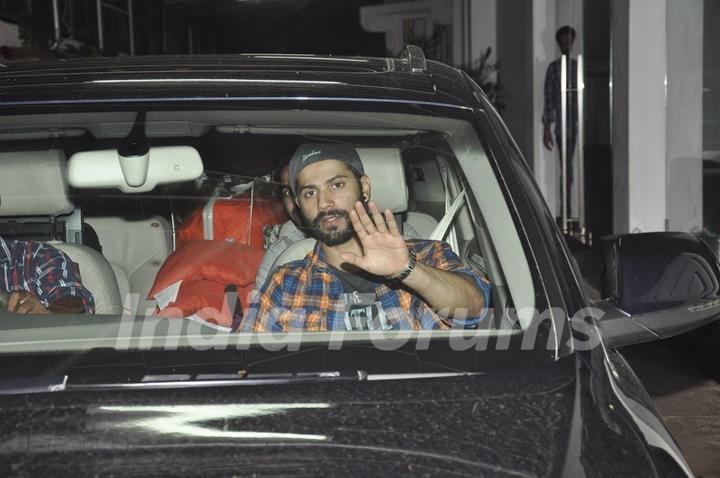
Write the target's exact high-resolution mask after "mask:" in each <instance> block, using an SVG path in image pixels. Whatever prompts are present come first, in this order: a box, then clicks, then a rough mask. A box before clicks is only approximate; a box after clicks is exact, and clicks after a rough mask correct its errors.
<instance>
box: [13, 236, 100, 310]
mask: <svg viewBox="0 0 720 478" xmlns="http://www.w3.org/2000/svg"><path fill="white" fill-rule="evenodd" d="M0 288H1V289H2V290H4V291H6V292H7V293H8V294H9V297H7V305H6V306H5V309H6V310H7V311H9V312H14V313H17V314H49V313H83V312H84V313H87V314H92V313H93V312H94V311H95V303H94V300H93V296H92V294H91V293H90V291H88V290H87V289H86V288H85V287H84V286H83V285H82V283H81V282H80V271H79V269H78V266H77V264H75V263H74V262H72V261H71V260H70V259H69V258H68V257H67V256H66V255H65V254H64V253H63V252H62V251H60V250H58V249H56V248H54V247H52V246H50V245H48V244H44V243H42V242H36V241H13V240H5V239H3V238H2V237H0Z"/></svg>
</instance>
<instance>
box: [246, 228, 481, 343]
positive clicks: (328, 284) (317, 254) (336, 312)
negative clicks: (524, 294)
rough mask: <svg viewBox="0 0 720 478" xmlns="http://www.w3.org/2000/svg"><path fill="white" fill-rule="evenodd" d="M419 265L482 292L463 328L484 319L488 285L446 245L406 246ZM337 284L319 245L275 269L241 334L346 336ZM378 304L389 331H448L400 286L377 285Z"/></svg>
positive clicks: (414, 243)
mask: <svg viewBox="0 0 720 478" xmlns="http://www.w3.org/2000/svg"><path fill="white" fill-rule="evenodd" d="M408 245H409V246H410V247H411V248H412V249H413V250H414V251H415V253H416V255H417V262H419V263H421V264H424V265H426V266H429V267H433V268H436V269H440V270H446V271H452V272H457V273H459V274H464V275H467V276H468V277H470V278H471V279H472V280H473V281H474V282H475V283H476V284H477V286H478V287H479V288H480V290H481V291H482V293H483V295H484V297H485V304H486V308H485V311H484V312H483V313H482V314H481V316H480V317H472V318H467V319H465V320H464V321H463V322H462V325H463V327H474V326H477V324H478V323H479V322H480V321H481V320H482V319H484V318H485V317H486V316H487V308H488V307H489V304H490V283H489V281H487V280H485V279H483V278H481V277H480V276H479V275H478V274H476V273H475V272H473V271H472V270H470V269H469V268H467V267H465V265H464V264H463V263H462V262H461V261H460V259H459V258H458V257H457V255H455V253H454V252H453V251H452V249H450V246H448V244H447V243H445V242H439V241H408ZM347 292H353V291H346V290H344V287H343V284H342V282H341V281H340V279H338V278H337V276H336V275H335V274H334V273H333V272H332V270H331V268H330V267H329V266H328V264H327V263H326V262H325V257H324V253H323V251H322V248H321V247H320V244H319V243H318V244H316V246H315V249H314V250H313V251H312V252H310V253H309V254H308V255H307V256H306V257H305V258H304V259H302V260H299V261H294V262H290V263H288V264H285V265H283V266H280V267H278V268H277V269H275V272H274V273H273V275H272V276H271V278H270V279H269V280H268V281H267V282H266V283H265V284H264V286H263V287H262V289H261V290H260V292H259V294H258V295H256V296H255V298H254V299H253V303H252V304H250V307H249V308H248V313H247V314H246V316H245V318H244V320H243V321H242V323H241V324H240V329H241V330H242V331H245V332H266V331H269V332H280V331H283V332H287V331H292V330H308V331H324V330H346V324H345V317H346V312H347V310H348V304H347V303H346V302H345V300H344V299H343V297H344V295H343V294H345V293H347ZM375 296H376V299H375V300H376V301H378V302H380V304H381V305H382V308H383V310H384V312H385V314H386V318H387V324H388V325H390V326H391V327H392V328H393V329H414V330H418V329H447V328H450V326H451V323H450V322H451V321H449V320H448V319H444V318H442V317H440V316H439V315H437V314H436V313H435V312H433V310H432V309H431V308H430V306H429V305H428V304H427V303H425V302H424V301H423V300H422V298H420V297H419V296H418V295H417V294H414V293H412V292H410V291H408V290H406V289H403V288H401V287H399V286H396V285H392V284H386V283H381V284H379V285H378V286H377V287H376V289H375Z"/></svg>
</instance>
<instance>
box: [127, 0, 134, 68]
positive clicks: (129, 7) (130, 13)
mask: <svg viewBox="0 0 720 478" xmlns="http://www.w3.org/2000/svg"><path fill="white" fill-rule="evenodd" d="M127 12H128V13H127V15H128V30H129V32H130V56H135V27H134V25H133V0H127Z"/></svg>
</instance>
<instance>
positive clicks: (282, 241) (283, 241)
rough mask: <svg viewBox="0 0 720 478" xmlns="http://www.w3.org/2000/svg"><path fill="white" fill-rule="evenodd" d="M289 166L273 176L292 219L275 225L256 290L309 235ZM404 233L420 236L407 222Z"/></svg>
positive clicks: (261, 266) (259, 270)
mask: <svg viewBox="0 0 720 478" xmlns="http://www.w3.org/2000/svg"><path fill="white" fill-rule="evenodd" d="M288 167H289V163H285V164H284V165H283V166H281V167H280V168H279V170H278V171H277V172H274V173H273V174H272V178H273V180H274V181H276V183H277V186H278V187H277V190H278V196H279V197H280V199H281V200H282V202H283V206H284V207H285V212H287V214H288V216H289V217H290V219H288V220H287V221H285V222H284V223H283V224H281V225H279V227H278V226H275V227H277V228H278V231H277V236H276V238H274V241H273V242H272V243H271V244H270V245H269V246H268V247H267V250H266V251H265V255H264V256H263V260H262V262H260V267H258V272H257V274H256V275H255V289H256V290H260V288H261V287H262V285H263V284H264V283H265V281H266V280H267V278H268V275H270V271H271V269H272V266H273V264H275V261H276V260H277V258H278V257H279V256H280V254H282V252H283V251H284V250H285V249H287V248H288V247H290V246H291V245H292V244H294V243H296V242H298V241H301V240H303V239H305V238H306V237H307V236H306V234H305V232H304V230H305V227H304V226H303V220H302V217H301V216H300V211H299V210H298V205H297V203H296V202H295V196H294V195H293V192H292V190H291V189H290V180H289V179H288ZM403 235H404V236H405V237H409V238H412V239H419V238H420V235H419V234H418V233H417V231H415V229H414V228H413V227H412V226H411V225H410V224H407V223H405V224H404V225H403Z"/></svg>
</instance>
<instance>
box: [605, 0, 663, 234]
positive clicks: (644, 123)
mask: <svg viewBox="0 0 720 478" xmlns="http://www.w3.org/2000/svg"><path fill="white" fill-rule="evenodd" d="M671 1H672V0H671ZM665 9H666V1H665V0H613V4H612V9H611V11H612V15H613V23H612V35H613V70H612V83H613V100H612V101H613V114H612V131H613V132H612V136H613V190H614V191H613V193H614V194H613V198H614V201H613V216H614V217H613V230H614V232H616V233H625V232H649V231H663V230H665V220H666V217H667V212H666V211H667V208H666V198H667V193H666V183H665V179H666V134H665V133H666V117H665V73H666V68H667V53H666V52H667V48H666V46H667V38H666V14H665V13H666V10H665Z"/></svg>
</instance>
